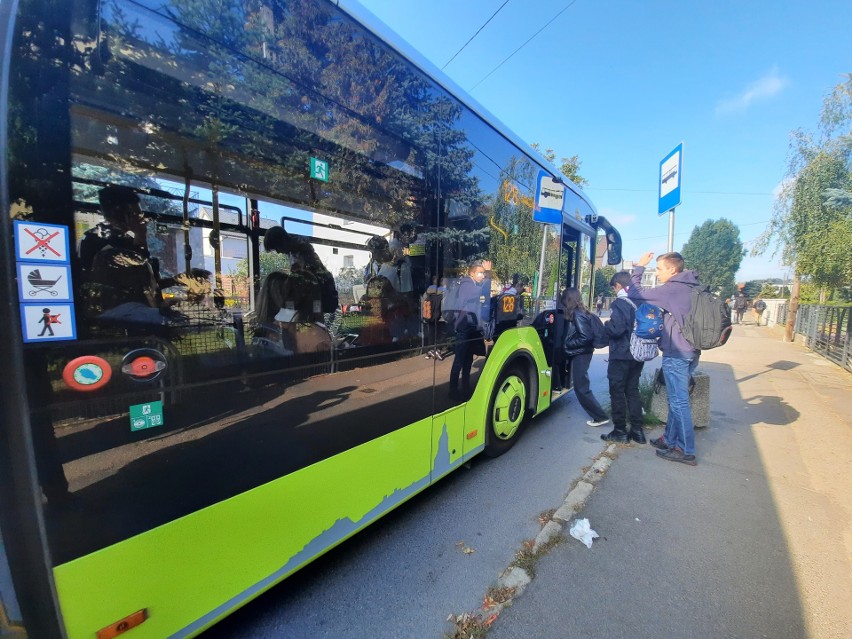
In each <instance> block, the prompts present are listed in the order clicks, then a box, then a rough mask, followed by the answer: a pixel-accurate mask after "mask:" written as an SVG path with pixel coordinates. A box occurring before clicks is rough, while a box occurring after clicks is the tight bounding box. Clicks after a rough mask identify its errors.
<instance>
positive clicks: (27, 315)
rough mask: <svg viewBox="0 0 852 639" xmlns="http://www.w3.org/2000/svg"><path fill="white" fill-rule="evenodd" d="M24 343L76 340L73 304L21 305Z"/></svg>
mask: <svg viewBox="0 0 852 639" xmlns="http://www.w3.org/2000/svg"><path fill="white" fill-rule="evenodd" d="M21 322H22V324H23V329H24V341H25V342H58V341H60V340H68V339H77V330H76V327H75V324H74V305H73V304H48V303H41V304H21Z"/></svg>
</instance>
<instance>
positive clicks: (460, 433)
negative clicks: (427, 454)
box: [432, 406, 469, 483]
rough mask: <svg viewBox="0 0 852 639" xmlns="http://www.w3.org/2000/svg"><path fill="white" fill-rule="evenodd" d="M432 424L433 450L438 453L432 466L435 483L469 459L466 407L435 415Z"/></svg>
mask: <svg viewBox="0 0 852 639" xmlns="http://www.w3.org/2000/svg"><path fill="white" fill-rule="evenodd" d="M432 423H433V428H432V450H434V451H436V453H435V460H434V464H433V466H432V482H433V483H434V482H436V481H437V480H438V479H440V478H441V477H443V476H444V475H447V474H448V473H450V472H452V471H453V470H455V469H456V468H458V467H459V466H461V465H462V464H463V463H464V462H465V461H467V459H468V458H469V455H466V454H465V448H464V431H465V427H464V406H458V407H456V408H451V409H450V410H447V411H444V412H443V413H440V414H438V415H435V417H434V418H433V422H432Z"/></svg>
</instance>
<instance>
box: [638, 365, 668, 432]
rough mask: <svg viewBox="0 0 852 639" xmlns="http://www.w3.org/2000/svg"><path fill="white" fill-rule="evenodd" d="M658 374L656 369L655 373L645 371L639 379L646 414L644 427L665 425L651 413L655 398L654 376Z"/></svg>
mask: <svg viewBox="0 0 852 639" xmlns="http://www.w3.org/2000/svg"><path fill="white" fill-rule="evenodd" d="M656 374H657V371H656V369H655V370H654V371H645V372H643V373H642V377H640V378H639V399H641V400H642V408H643V409H644V414H643V415H642V424H643V425H649V426H652V425H657V424H662V423H663V420H661V419H660V418H659V417H657V416H656V415H655V414H654V413H652V412H651V398H652V397H653V396H654V376H655V375H656Z"/></svg>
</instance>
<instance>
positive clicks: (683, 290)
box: [627, 266, 700, 359]
mask: <svg viewBox="0 0 852 639" xmlns="http://www.w3.org/2000/svg"><path fill="white" fill-rule="evenodd" d="M644 272H645V267H644V266H637V267H635V268H634V269H633V275H632V276H631V278H630V288H629V289H627V296H628V297H629V298H630V299H631V300H633V301H634V302H636V304H637V306H638V305H639V304H640V303H642V302H648V303H649V304H653V305H654V306H659V307H660V308H662V309H664V310H665V311H666V313H665V314H664V315H663V334H662V335H661V336H660V350H661V351H662V352H663V357H679V358H681V359H693V358H694V357H695V356H696V354H698V353H699V352H700V351H697V350H695V349H694V348H692V345H691V344H690V343H689V342H688V341H686V338H685V337H684V336H683V333H682V332H681V330H680V327H681V326H682V325H683V320H684V318H685V317H686V315H687V314H688V313H689V312H690V311H691V310H692V299H691V295H692V287H693V286H695V285H697V284H698V277H697V276H696V274H695V271H682V272H681V273H678V274H677V275H675V276H674V277H672V278H671V279H670V280H669V281H668V282H666V283H665V284H663V285H662V286H657V287H656V288H642V273H644Z"/></svg>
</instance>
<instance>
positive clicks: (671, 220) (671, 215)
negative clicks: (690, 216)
mask: <svg viewBox="0 0 852 639" xmlns="http://www.w3.org/2000/svg"><path fill="white" fill-rule="evenodd" d="M674 211H675V210H674V209H670V210H669V253H671V252H672V251H674Z"/></svg>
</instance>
